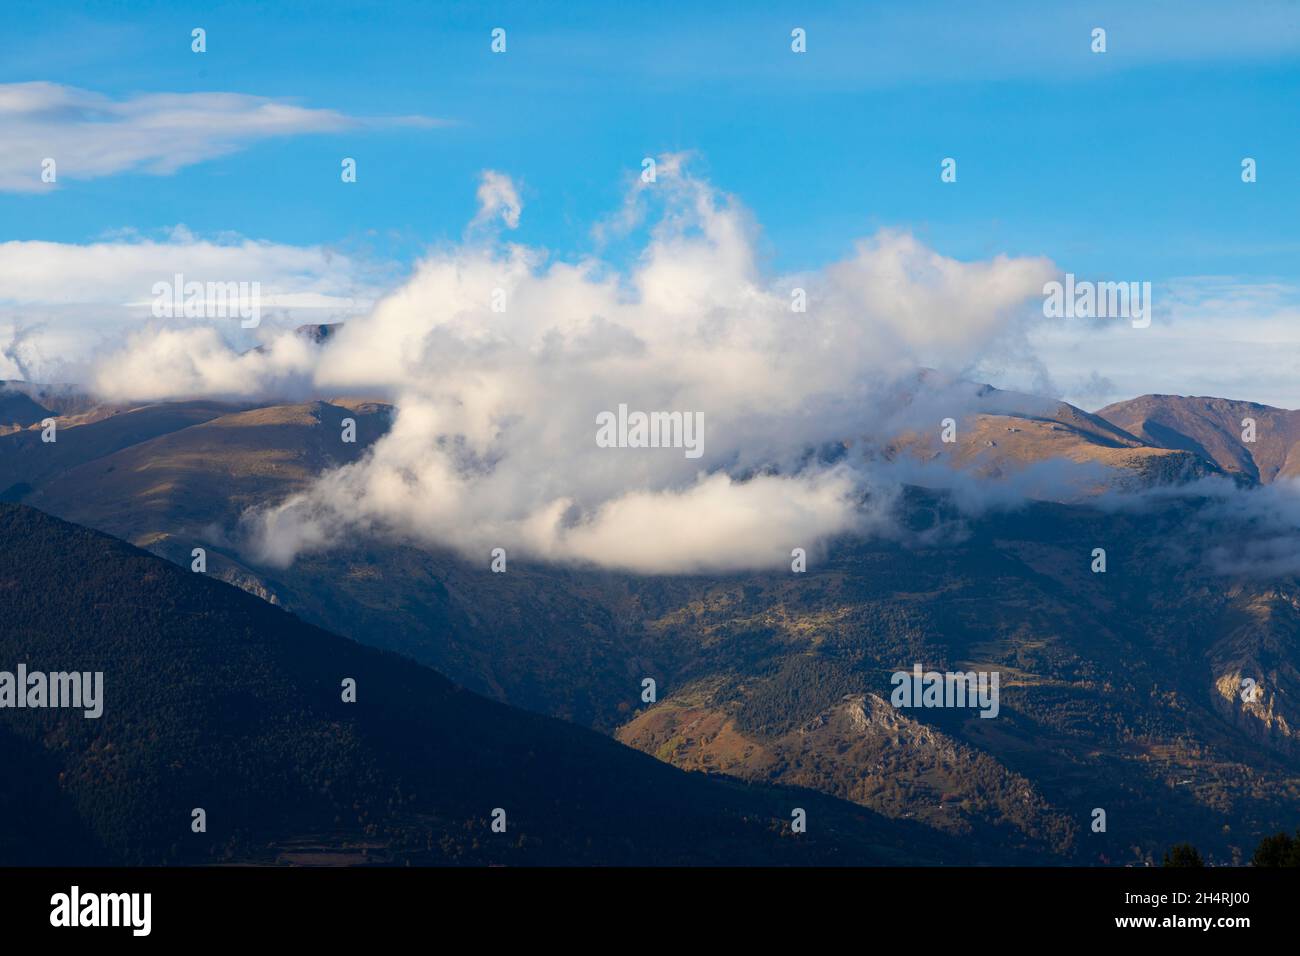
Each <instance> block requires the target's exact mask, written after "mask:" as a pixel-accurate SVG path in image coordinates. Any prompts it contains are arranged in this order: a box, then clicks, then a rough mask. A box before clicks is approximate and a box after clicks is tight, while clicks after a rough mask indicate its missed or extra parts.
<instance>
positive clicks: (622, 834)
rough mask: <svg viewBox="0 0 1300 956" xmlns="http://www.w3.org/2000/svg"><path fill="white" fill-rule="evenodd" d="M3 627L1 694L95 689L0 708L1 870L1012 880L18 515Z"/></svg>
mask: <svg viewBox="0 0 1300 956" xmlns="http://www.w3.org/2000/svg"><path fill="white" fill-rule="evenodd" d="M0 622H2V626H0V670H7V671H9V672H11V673H12V672H14V671H15V670H16V668H17V665H18V664H19V663H23V664H25V665H27V668H28V669H29V671H51V672H53V671H88V672H94V671H102V672H103V675H104V676H103V715H102V716H101V717H99V718H98V719H87V718H86V717H84V716H83V714H82V711H81V710H69V709H52V708H45V709H32V708H26V709H15V708H10V707H6V708H0V760H2V761H3V767H4V774H3V777H0V811H3V812H4V815H5V820H6V826H5V828H4V830H3V833H2V834H0V864H13V863H20V864H31V863H46V864H48V863H164V862H218V861H224V862H267V863H270V862H281V863H285V862H315V863H348V862H351V863H363V862H370V863H402V862H413V863H488V862H503V863H517V864H532V863H575V862H585V863H597V864H622V863H641V864H644V863H724V864H739V863H786V864H803V863H850V862H851V863H886V862H892V863H904V862H906V863H925V862H945V861H946V862H972V861H977V860H979V859H980V858H981V853H982V854H984V857H983V858H984V859H987V860H988V861H990V862H994V861H998V860H1003V861H1005V860H1007V859H1014V856H1013V855H1011V854H1006V853H1004V852H1003V851H1002V850H1000V848H997V847H993V846H990V847H983V848H974V847H972V846H970V845H969V844H961V843H956V842H954V841H949V840H946V839H944V838H943V837H941V836H938V835H936V834H934V832H933V831H930V830H927V829H926V828H924V827H921V826H916V825H908V824H905V823H898V822H894V821H890V820H887V819H885V818H882V817H880V816H878V815H876V814H874V813H871V812H869V811H866V810H863V809H862V808H860V807H855V806H852V805H850V804H845V803H841V802H839V801H836V800H834V799H831V798H828V797H824V796H821V795H818V794H815V793H812V792H809V791H798V790H789V789H781V788H772V787H752V786H747V785H744V784H741V783H738V782H736V781H731V780H727V779H724V778H718V777H708V776H703V775H699V774H688V773H683V772H682V771H679V770H675V769H673V768H670V767H667V766H665V765H663V764H662V763H660V762H658V761H655V760H653V759H652V758H650V757H647V756H644V755H642V754H640V753H637V752H636V751H634V750H631V749H629V748H626V747H624V746H623V745H621V744H619V743H616V742H615V741H613V740H610V739H608V738H606V737H603V736H601V735H599V734H596V733H594V732H592V731H588V730H584V729H582V728H579V727H575V726H572V725H568V724H564V723H562V722H560V721H556V720H552V719H550V718H546V717H541V716H538V715H534V714H529V713H525V712H522V711H518V710H514V709H512V708H509V707H506V706H504V705H501V704H498V703H495V702H493V701H489V700H486V699H484V698H481V697H478V696H476V695H474V694H472V693H469V692H467V691H464V690H462V689H460V688H458V687H456V686H455V685H453V684H451V683H450V682H449V681H447V680H446V679H445V678H443V677H442V676H440V675H439V674H437V673H435V672H433V671H430V670H427V669H425V668H423V667H420V666H418V665H416V664H414V663H413V662H411V661H408V660H406V659H403V658H399V657H396V656H394V655H391V654H387V653H383V652H380V651H376V650H372V649H368V648H365V647H362V646H360V645H358V644H354V643H353V642H351V641H348V640H345V639H343V638H340V637H337V636H335V635H333V634H330V633H327V632H325V631H322V630H319V629H317V628H315V627H311V626H309V625H307V624H305V623H303V622H302V621H300V620H298V619H297V618H295V617H294V616H292V615H290V614H288V613H285V612H284V611H281V610H279V609H276V608H274V607H272V606H270V605H268V604H266V603H265V602H263V601H260V600H258V599H256V598H254V597H252V596H250V595H248V594H245V593H243V592H241V591H239V590H238V589H236V588H233V587H230V586H228V585H225V584H223V583H221V582H218V581H214V580H212V579H210V578H208V577H207V576H205V575H201V574H192V573H189V572H187V571H183V570H181V569H180V568H177V567H175V566H174V565H171V564H169V563H167V562H165V561H162V560H160V559H158V558H156V557H154V556H152V555H150V554H148V553H146V552H143V551H140V550H138V549H135V548H133V547H131V546H129V545H127V544H125V543H123V542H120V541H117V540H115V539H112V538H109V537H106V536H104V535H101V534H98V533H96V532H92V531H89V530H87V529H84V528H80V527H77V526H75V525H71V524H68V523H66V522H63V521H60V520H58V519H55V518H52V517H50V516H48V515H45V514H42V513H41V512H38V511H36V510H34V509H31V508H27V507H23V506H15V505H0ZM345 679H351V680H354V681H355V682H356V701H355V702H353V703H346V702H344V701H343V699H342V692H341V687H342V683H343V681H344V680H345ZM794 807H802V808H804V809H805V810H806V811H807V814H808V819H809V828H808V832H807V833H805V834H800V835H798V836H795V835H794V834H792V833H791V832H790V826H789V822H790V819H791V811H792V808H794ZM195 808H202V809H203V810H204V811H205V812H206V820H207V829H206V832H201V833H195V832H193V830H192V828H191V820H192V811H193V810H194V809H195ZM496 808H502V809H504V810H505V811H506V815H507V816H506V820H507V830H506V832H505V833H494V832H493V831H492V829H491V826H490V822H491V816H492V814H493V811H494V810H495V809H496Z"/></svg>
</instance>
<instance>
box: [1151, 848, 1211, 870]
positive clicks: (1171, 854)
mask: <svg viewBox="0 0 1300 956" xmlns="http://www.w3.org/2000/svg"><path fill="white" fill-rule="evenodd" d="M1161 866H1205V861H1204V860H1202V859H1201V854H1200V852H1199V851H1198V850H1197V849H1196V847H1194V846H1192V845H1191V844H1190V843H1176V844H1174V845H1173V846H1171V847H1170V848H1169V849H1168V850H1165V859H1164V862H1163V863H1162V864H1161Z"/></svg>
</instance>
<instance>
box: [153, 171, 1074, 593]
mask: <svg viewBox="0 0 1300 956" xmlns="http://www.w3.org/2000/svg"><path fill="white" fill-rule="evenodd" d="M666 168H667V170H671V171H670V172H667V174H666ZM656 187H657V188H656V189H654V190H641V189H638V190H637V199H636V201H637V202H641V203H646V204H647V205H648V206H649V207H652V211H653V213H654V226H653V227H652V229H651V230H650V237H649V239H648V241H647V244H646V246H645V248H644V249H643V250H642V252H641V254H640V256H639V257H638V258H637V259H636V261H635V262H634V263H633V265H632V266H631V267H629V268H628V269H626V270H623V271H620V270H617V269H615V268H613V267H611V266H610V265H609V264H607V263H603V262H599V261H596V260H581V261H578V262H562V261H549V260H547V259H546V258H545V257H544V255H543V254H542V253H540V252H538V251H537V250H533V249H530V248H527V247H524V246H520V245H517V244H508V245H504V246H496V245H492V244H484V243H471V244H467V245H466V246H463V247H459V248H454V249H450V250H443V251H440V252H438V253H435V254H433V255H431V256H430V257H429V258H427V259H426V260H424V261H423V262H421V263H420V264H419V266H418V267H417V269H416V270H415V273H414V275H413V276H412V277H411V278H410V280H409V281H408V282H407V283H406V284H405V285H403V286H402V287H400V288H399V289H397V290H396V291H394V292H393V293H392V294H390V295H388V296H387V297H385V298H384V299H383V300H382V301H380V302H379V303H378V304H377V305H376V307H375V308H374V310H373V311H372V312H371V313H370V314H369V315H367V316H365V317H364V318H361V319H358V320H356V321H353V322H350V323H348V325H347V326H346V327H345V328H344V329H342V331H340V332H339V333H338V335H336V336H335V337H333V338H332V339H331V340H330V341H329V342H328V343H327V344H326V345H324V346H322V347H320V348H319V349H318V350H315V351H314V353H313V354H314V355H315V356H316V357H315V358H314V359H313V360H312V361H314V371H313V373H312V375H313V382H314V385H315V387H316V388H317V389H318V390H322V391H335V390H344V389H346V390H363V389H364V390H382V391H384V392H386V393H388V394H391V395H392V396H393V397H394V399H395V402H396V405H397V414H396V416H395V418H394V421H393V424H392V427H391V429H390V431H389V432H388V434H387V435H386V436H384V437H383V438H381V439H380V440H379V441H378V442H377V443H376V445H374V446H373V448H372V449H371V450H370V452H369V454H368V455H367V456H366V457H364V458H363V459H362V460H360V461H358V462H356V463H354V464H352V465H348V466H345V467H343V468H340V469H338V470H336V471H333V472H331V473H329V474H327V475H324V476H323V477H322V478H321V479H320V481H319V482H318V483H317V484H316V485H315V487H313V488H312V489H311V490H309V491H307V492H305V493H303V494H300V495H295V496H294V497H292V498H290V499H288V500H287V501H284V502H282V503H280V504H278V505H276V506H275V507H272V508H269V509H266V510H264V511H261V512H258V513H256V514H254V515H251V516H249V524H248V530H249V531H250V533H251V534H252V537H253V541H254V543H255V547H256V549H257V552H258V556H259V557H260V558H261V559H263V560H267V561H271V562H279V563H284V562H289V561H292V560H293V558H294V557H295V556H296V555H297V554H299V553H301V552H303V551H304V550H311V549H315V548H322V547H328V546H329V545H330V544H331V543H332V542H335V541H338V540H340V539H343V538H345V537H347V536H349V535H351V534H353V533H355V532H358V531H360V532H366V533H382V534H387V535H395V536H399V537H402V538H406V539H412V540H415V541H417V542H420V543H425V544H430V545H437V546H444V547H452V548H455V549H457V550H459V551H461V552H463V553H464V554H466V555H467V556H471V557H473V558H474V559H475V560H480V561H483V560H486V559H487V556H488V555H489V553H490V551H491V549H492V548H494V547H504V548H506V549H507V551H508V552H509V553H511V554H515V555H526V556H530V557H534V558H538V559H542V560H551V561H564V562H584V563H592V564H596V565H601V566H605V567H613V568H621V569H627V570H632V571H638V572H646V573H659V572H669V571H701V570H714V571H716V570H723V569H732V568H742V567H772V566H777V565H779V564H781V563H782V562H785V563H788V562H789V561H790V554H791V551H792V550H793V549H794V548H796V547H802V548H804V549H805V550H807V551H808V552H809V553H815V552H816V550H817V549H818V548H820V547H822V546H823V545H824V544H825V543H826V542H827V541H828V540H830V539H831V538H833V537H834V536H836V535H838V534H842V533H846V532H862V531H865V530H871V529H875V528H880V527H882V525H883V523H884V522H885V520H886V518H885V515H886V512H887V510H888V507H889V504H890V502H891V500H892V496H893V495H894V494H895V490H896V486H894V485H892V484H890V483H889V482H881V481H879V480H877V479H874V478H873V477H872V471H871V469H870V468H869V467H867V466H866V465H865V464H864V461H863V460H862V459H861V458H860V457H859V456H858V455H857V453H856V452H855V451H853V450H848V449H846V448H845V444H844V443H845V441H846V440H852V439H854V438H855V436H860V435H863V434H866V433H870V432H872V431H873V430H874V429H875V428H876V427H877V426H878V425H879V422H878V421H876V420H875V419H874V415H875V411H876V409H878V408H879V407H880V406H881V404H882V402H884V401H885V400H887V399H888V398H889V396H890V395H891V394H892V393H893V391H894V390H895V382H896V380H897V379H898V377H899V376H900V375H906V374H911V373H913V372H914V371H915V369H916V367H917V366H918V365H922V364H931V365H943V366H957V367H961V366H963V365H964V364H966V363H968V362H970V361H971V360H973V359H975V358H976V357H978V355H980V354H981V353H982V352H983V351H984V350H986V349H989V348H997V347H998V342H999V340H1000V339H1001V338H1003V337H1004V336H1018V335H1020V334H1021V331H1020V328H1019V324H1020V317H1021V316H1022V315H1023V314H1024V312H1025V305H1026V303H1027V302H1032V301H1033V300H1034V298H1035V297H1036V296H1037V295H1038V294H1039V293H1040V290H1041V288H1042V284H1043V282H1044V281H1045V279H1046V277H1048V276H1050V275H1051V274H1052V272H1053V267H1052V265H1051V263H1049V262H1047V261H1045V260H1025V259H1008V258H998V259H995V260H992V261H989V262H977V263H963V262H958V261H956V260H953V259H948V258H946V257H944V256H941V255H939V254H938V253H936V252H934V251H933V250H931V249H928V248H927V247H925V246H924V245H922V244H921V243H920V242H918V241H917V240H916V239H914V238H913V237H912V236H910V235H908V234H906V233H901V232H884V233H881V234H879V235H877V236H875V237H874V238H872V239H870V240H868V241H865V242H863V243H862V244H860V245H859V246H858V248H857V249H856V251H855V253H854V255H853V256H852V257H851V258H849V259H848V260H846V261H844V262H841V263H838V264H836V265H833V266H831V267H830V268H827V269H825V270H821V271H819V272H817V273H815V274H806V275H801V276H797V277H790V276H772V275H767V274H765V273H764V272H763V271H762V269H761V268H760V266H759V262H758V257H757V255H756V252H755V243H756V235H755V231H756V230H755V226H754V224H753V222H752V220H751V218H750V216H749V215H748V213H747V212H746V210H744V209H743V208H742V207H740V206H739V204H738V203H736V202H735V201H734V200H732V199H731V198H729V197H727V196H724V195H721V194H719V193H718V192H717V191H716V190H715V189H713V188H712V187H711V186H710V185H709V184H708V183H706V182H703V181H701V180H698V179H695V178H692V177H691V176H689V175H687V174H686V172H685V171H684V170H682V169H679V168H677V167H674V166H673V165H672V164H663V165H661V166H660V170H659V181H658V183H657V184H656ZM796 288H799V289H803V290H804V293H805V294H806V297H807V303H808V306H807V311H805V312H800V311H796V310H795V309H793V308H792V302H794V300H795V294H794V290H795V289H796ZM499 293H503V294H504V297H503V298H502V297H501V296H500V294H499ZM494 306H495V307H494ZM144 364H145V365H147V364H149V363H144ZM286 364H288V365H290V366H292V361H287V362H286ZM295 368H296V366H295ZM186 370H187V374H196V375H198V376H199V377H200V378H201V377H203V376H204V375H211V376H214V377H217V376H219V377H222V378H223V379H226V380H228V379H229V378H230V376H229V374H228V369H226V368H225V367H223V366H222V364H221V363H220V362H218V361H217V360H216V359H215V357H214V356H212V355H205V359H204V361H203V363H202V364H201V366H196V365H188V366H186ZM138 374H140V375H145V374H147V368H145V367H140V368H139V369H138ZM620 405H623V406H626V408H627V409H630V410H633V411H636V410H640V411H644V412H652V411H663V412H681V413H684V414H697V413H698V414H699V415H701V416H702V420H703V427H704V444H703V447H704V452H703V454H702V455H701V456H700V457H699V458H692V457H690V456H688V455H686V454H684V451H683V450H682V449H681V448H668V447H658V448H652V447H612V448H611V447H601V446H600V445H599V444H598V443H597V441H596V440H595V438H596V432H597V419H598V416H600V415H601V414H602V413H610V412H613V411H614V410H615V409H617V408H619V406H620Z"/></svg>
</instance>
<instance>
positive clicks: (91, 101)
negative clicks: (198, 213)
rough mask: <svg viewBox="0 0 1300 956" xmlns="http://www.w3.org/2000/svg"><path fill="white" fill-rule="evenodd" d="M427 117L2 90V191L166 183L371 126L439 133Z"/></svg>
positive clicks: (200, 97) (212, 99) (49, 87)
mask: <svg viewBox="0 0 1300 956" xmlns="http://www.w3.org/2000/svg"><path fill="white" fill-rule="evenodd" d="M437 122H438V121H435V120H430V119H426V118H423V117H409V116H408V117H395V118H390V119H383V120H375V119H363V118H358V117H352V116H347V115H345V114H343V113H340V112H337V111H336V110H327V109H308V108H306V107H302V106H297V105H294V104H292V103H289V102H285V101H283V100H274V99H269V98H267V97H262V96H248V95H245V94H241V93H146V94H140V95H136V96H133V97H130V98H127V99H122V100H115V99H112V98H110V97H108V96H105V95H103V94H101V93H96V92H93V91H91V90H84V89H79V88H77V87H72V86H63V85H60V84H57V83H46V82H36V83H9V84H0V128H3V130H4V135H3V136H2V137H0V190H3V191H9V192H39V191H41V190H48V189H53V188H56V187H57V182H56V183H54V184H47V183H44V182H42V181H41V164H42V161H43V160H45V159H46V158H51V159H53V160H54V161H55V163H56V164H57V173H58V182H62V181H63V180H65V179H74V180H75V179H96V178H99V177H102V176H111V175H114V174H116V173H123V172H131V171H138V172H144V173H150V174H153V175H168V174H171V173H174V172H176V171H177V170H179V169H183V168H184V167H186V166H191V165H194V164H195V163H199V162H203V161H204V160H208V159H213V158H215V157H218V156H223V155H226V154H229V153H232V152H235V151H237V150H239V149H242V148H244V147H245V146H247V145H248V144H250V143H253V142H256V141H257V140H262V139H269V138H272V137H276V136H290V135H296V134H302V133H332V132H339V131H341V130H346V129H353V128H357V127H361V126H365V125H373V124H376V123H382V124H392V123H397V124H404V125H412V124H415V125H433V124H435V123H437Z"/></svg>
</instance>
